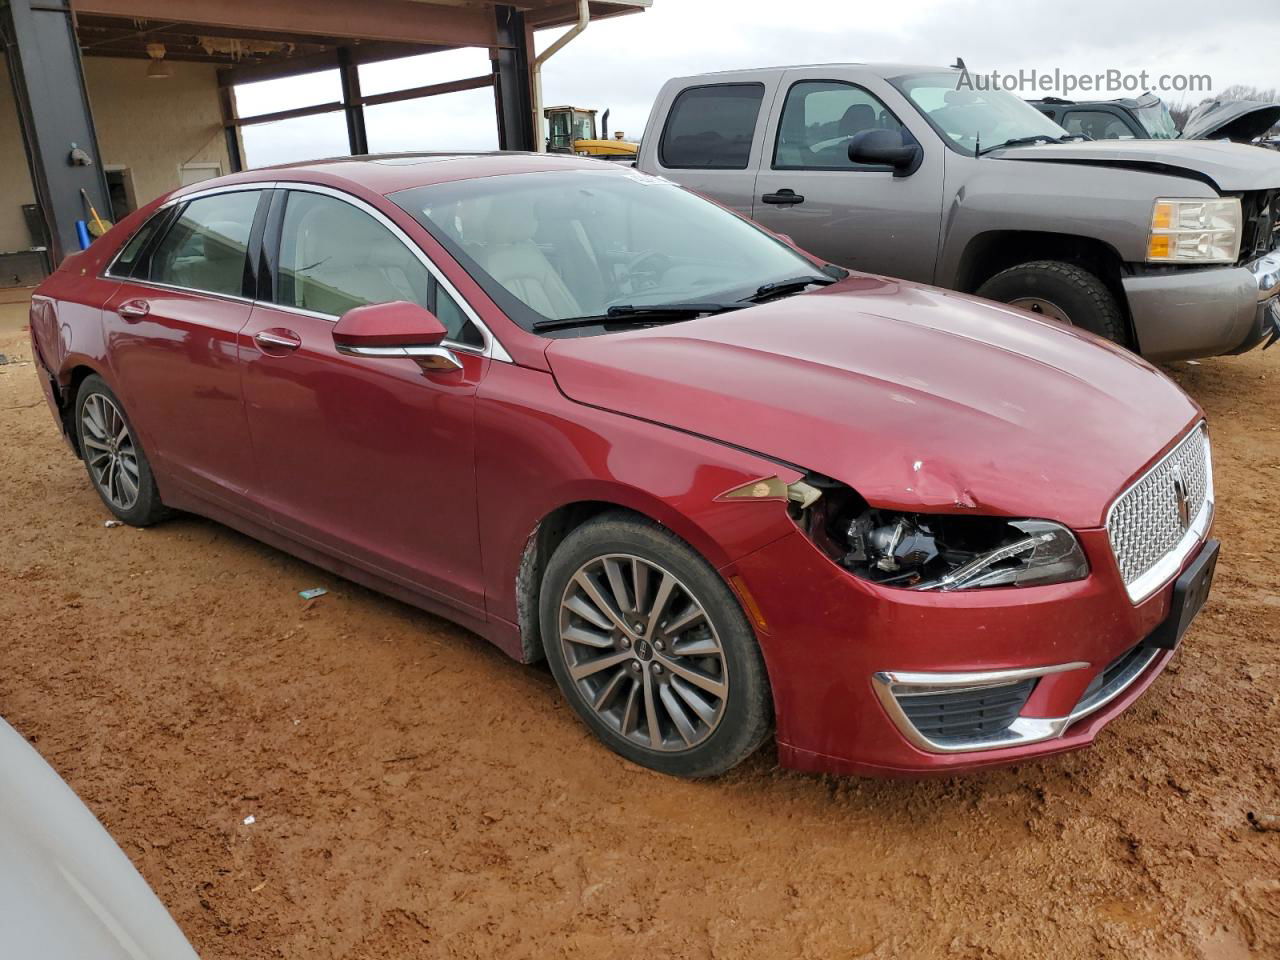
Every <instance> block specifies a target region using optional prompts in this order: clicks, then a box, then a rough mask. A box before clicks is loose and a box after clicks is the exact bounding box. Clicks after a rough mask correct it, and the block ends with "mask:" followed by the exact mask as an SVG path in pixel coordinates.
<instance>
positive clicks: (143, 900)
mask: <svg viewBox="0 0 1280 960" xmlns="http://www.w3.org/2000/svg"><path fill="white" fill-rule="evenodd" d="M0 932H2V933H3V947H0V954H3V955H4V956H5V957H39V958H40V960H88V958H93V960H198V958H197V957H196V954H195V951H194V950H192V949H191V946H190V944H188V943H187V941H186V938H184V937H183V936H182V933H181V931H179V930H178V926H177V924H175V923H174V922H173V919H172V918H171V917H170V916H169V914H168V913H166V912H165V909H164V907H163V906H161V905H160V901H159V900H157V899H156V895H155V894H154V893H152V892H151V888H150V887H148V886H147V884H146V881H144V880H143V879H142V877H141V876H139V875H138V871H137V870H135V869H134V868H133V864H131V863H130V862H129V858H128V857H126V856H125V855H124V853H123V852H122V851H121V850H120V848H119V847H118V846H116V845H115V842H114V841H113V840H112V839H111V837H110V836H108V835H107V831H105V830H104V829H102V826H101V825H100V824H99V823H98V821H97V820H95V819H94V817H93V814H92V813H90V812H89V810H88V808H86V807H85V805H84V804H83V803H81V802H80V800H79V798H78V797H77V796H76V795H75V794H74V793H73V792H72V791H71V788H70V787H68V786H67V785H66V784H65V783H63V782H62V780H61V779H60V778H59V777H58V775H57V774H56V773H54V772H53V770H52V769H51V768H50V767H49V765H48V764H47V763H45V762H44V760H43V759H41V757H40V755H39V754H38V753H36V752H35V750H33V749H32V748H31V746H30V745H29V744H28V743H27V742H26V741H25V740H23V739H22V737H21V736H19V735H18V734H17V733H16V732H14V730H13V728H12V727H10V726H9V725H8V724H7V723H5V722H4V721H3V720H0Z"/></svg>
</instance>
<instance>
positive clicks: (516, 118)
mask: <svg viewBox="0 0 1280 960" xmlns="http://www.w3.org/2000/svg"><path fill="white" fill-rule="evenodd" d="M493 11H494V16H495V17H496V18H497V27H498V47H497V48H495V51H494V56H493V95H494V102H495V104H496V106H497V112H498V149H500V150H534V149H536V148H537V144H536V142H535V137H536V136H537V133H536V127H535V126H534V122H533V82H532V74H531V72H530V70H529V64H530V62H531V61H532V59H533V57H532V51H531V48H532V45H533V40H532V33H531V31H529V30H528V29H526V27H525V22H524V14H523V13H522V12H521V11H519V10H517V9H516V8H515V7H512V6H507V5H503V4H499V5H498V6H495V7H494V8H493Z"/></svg>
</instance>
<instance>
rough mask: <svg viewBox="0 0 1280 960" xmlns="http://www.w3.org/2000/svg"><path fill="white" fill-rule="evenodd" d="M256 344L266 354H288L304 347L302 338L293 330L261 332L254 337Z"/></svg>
mask: <svg viewBox="0 0 1280 960" xmlns="http://www.w3.org/2000/svg"><path fill="white" fill-rule="evenodd" d="M253 342H254V343H256V344H257V345H258V346H259V347H260V348H262V351H263V352H264V353H275V354H280V353H288V352H290V351H293V350H297V349H298V348H299V347H300V346H302V338H301V337H300V336H298V335H297V334H296V333H294V332H293V331H292V330H286V329H284V328H283V327H274V328H273V329H271V330H260V331H259V332H258V333H255V334H254V335H253Z"/></svg>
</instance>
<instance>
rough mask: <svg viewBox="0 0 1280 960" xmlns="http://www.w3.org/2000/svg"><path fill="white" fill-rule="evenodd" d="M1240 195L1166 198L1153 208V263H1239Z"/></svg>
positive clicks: (1149, 255)
mask: <svg viewBox="0 0 1280 960" xmlns="http://www.w3.org/2000/svg"><path fill="white" fill-rule="evenodd" d="M1242 221H1243V217H1242V214H1241V210H1240V198H1239V197H1223V198H1220V199H1217V200H1178V199H1168V198H1162V199H1159V200H1157V201H1156V202H1155V206H1154V207H1153V208H1152V210H1151V233H1150V235H1149V236H1148V238H1147V260H1148V261H1150V262H1152V263H1235V262H1236V260H1237V259H1238V258H1239V256H1240V237H1241V227H1240V225H1241V223H1242Z"/></svg>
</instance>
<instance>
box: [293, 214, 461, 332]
mask: <svg viewBox="0 0 1280 960" xmlns="http://www.w3.org/2000/svg"><path fill="white" fill-rule="evenodd" d="M276 287H277V289H276V293H275V301H276V302H277V303H279V304H281V305H283V306H286V307H297V308H299V309H302V310H309V311H312V312H314V313H322V314H326V315H328V316H334V317H338V316H341V315H342V314H344V313H346V312H347V311H348V310H350V309H352V308H353V307H361V306H364V305H366V304H370V303H389V302H391V301H392V300H407V301H409V302H410V303H417V304H421V305H422V306H423V307H426V308H427V309H428V310H431V311H432V312H433V313H435V314H436V316H437V317H438V318H439V319H440V322H441V323H443V324H444V326H445V329H446V330H448V331H449V339H450V340H453V341H456V342H458V343H465V344H470V345H474V346H480V345H481V344H482V342H483V341H482V340H481V337H480V333H479V331H478V330H477V329H476V328H475V325H474V324H472V323H471V321H470V319H469V318H468V317H467V315H466V314H465V313H463V311H462V309H461V308H460V307H459V306H458V304H457V303H456V302H454V300H453V299H452V298H451V297H450V296H449V294H448V292H447V291H445V290H444V289H443V288H441V287H440V286H439V284H438V283H437V281H436V279H435V277H433V276H432V274H431V271H430V270H428V269H427V267H426V265H425V264H423V262H422V260H420V259H419V258H418V257H417V256H416V255H415V254H414V253H413V252H412V251H411V250H410V249H409V248H408V247H407V246H405V243H404V241H403V240H401V239H400V238H399V237H397V236H396V235H395V234H394V233H392V232H391V231H390V230H388V229H387V228H386V227H385V226H384V225H383V224H381V223H379V222H378V221H377V220H375V219H374V218H373V217H371V216H370V215H369V214H367V213H365V212H364V211H363V210H361V209H359V208H358V207H356V206H353V205H352V204H350V203H347V202H346V201H344V200H340V199H338V198H337V197H331V196H328V195H326V194H320V193H310V192H307V191H301V190H295V191H291V192H290V193H289V197H288V201H287V202H286V204H285V210H284V219H283V223H282V225H281V230H280V258H279V279H278V282H277V284H276Z"/></svg>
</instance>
